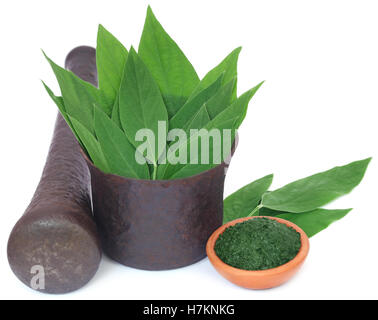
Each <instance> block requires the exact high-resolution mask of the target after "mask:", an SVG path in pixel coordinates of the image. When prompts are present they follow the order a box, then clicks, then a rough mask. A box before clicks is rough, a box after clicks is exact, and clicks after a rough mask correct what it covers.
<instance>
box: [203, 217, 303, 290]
mask: <svg viewBox="0 0 378 320" xmlns="http://www.w3.org/2000/svg"><path fill="white" fill-rule="evenodd" d="M259 218H263V216H258V217H247V218H240V219H236V220H233V221H230V222H228V223H226V224H225V225H223V226H221V227H220V228H218V229H217V230H215V231H214V233H213V234H212V235H211V236H210V238H209V240H208V241H207V245H206V253H207V256H208V258H209V260H210V262H211V264H212V265H213V266H214V268H215V269H216V270H217V271H218V272H219V273H220V274H221V275H222V276H223V277H225V278H226V279H227V280H229V281H231V282H232V283H234V284H236V285H238V286H241V287H244V288H248V289H268V288H273V287H277V286H279V285H281V284H283V283H285V282H286V281H288V280H289V279H290V278H291V277H292V276H293V275H294V274H295V273H296V272H297V271H298V270H299V268H300V267H301V266H302V264H303V262H304V260H305V259H306V257H307V254H308V250H309V240H308V237H307V235H306V233H305V232H304V231H303V230H302V229H301V228H299V227H298V226H297V225H295V224H294V223H292V222H290V221H287V220H284V219H280V218H276V217H265V216H264V218H268V219H272V220H276V221H278V222H280V223H284V224H286V225H287V226H289V227H292V228H294V229H295V230H296V231H297V232H298V233H299V234H300V236H301V248H300V249H299V252H298V254H297V255H296V256H295V258H294V259H292V260H290V261H289V262H287V263H285V264H283V265H281V266H279V267H276V268H272V269H267V270H257V271H250V270H242V269H237V268H234V267H231V266H230V265H228V264H226V263H224V262H223V261H222V260H221V259H219V258H218V256H217V255H216V253H215V251H214V246H215V242H216V241H217V239H218V237H219V235H220V234H221V233H223V231H224V230H225V229H226V228H228V227H230V226H233V225H235V224H237V223H240V222H243V221H246V220H249V219H259Z"/></svg>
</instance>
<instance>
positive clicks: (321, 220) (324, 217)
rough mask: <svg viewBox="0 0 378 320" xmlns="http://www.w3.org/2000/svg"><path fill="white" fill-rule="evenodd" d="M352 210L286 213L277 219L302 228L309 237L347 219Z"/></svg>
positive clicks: (316, 210)
mask: <svg viewBox="0 0 378 320" xmlns="http://www.w3.org/2000/svg"><path fill="white" fill-rule="evenodd" d="M351 210H352V209H343V210H341V209H339V210H327V209H315V210H313V211H309V212H303V213H285V214H279V215H277V218H281V219H285V220H289V221H291V222H293V223H294V224H296V225H297V226H298V227H300V228H301V229H302V230H303V231H304V232H305V233H306V234H307V236H308V237H312V236H313V235H315V234H317V233H318V232H320V231H322V230H324V229H325V228H327V227H328V226H329V225H330V224H331V223H333V222H335V221H337V220H340V219H341V218H343V217H345V216H346V215H347V214H348V213H349V212H350V211H351Z"/></svg>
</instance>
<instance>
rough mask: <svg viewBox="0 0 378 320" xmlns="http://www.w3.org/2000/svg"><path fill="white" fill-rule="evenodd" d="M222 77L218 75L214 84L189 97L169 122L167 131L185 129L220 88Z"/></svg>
mask: <svg viewBox="0 0 378 320" xmlns="http://www.w3.org/2000/svg"><path fill="white" fill-rule="evenodd" d="M222 78H223V75H220V76H219V77H218V78H217V79H216V80H215V81H214V83H212V84H211V85H210V86H208V87H207V88H205V89H204V90H202V91H200V92H199V93H198V94H196V95H194V96H191V97H190V98H189V99H188V101H187V102H186V103H185V104H184V105H183V107H182V108H181V109H180V110H179V111H178V112H177V113H176V114H175V115H174V116H173V117H172V118H171V119H170V120H169V129H175V128H185V127H187V126H188V123H190V122H191V121H192V120H193V117H195V115H196V114H197V113H198V111H199V110H200V108H201V107H202V106H203V105H204V103H205V102H206V101H208V100H209V99H210V98H211V97H212V96H214V95H215V94H216V93H217V91H218V90H219V89H220V88H221V85H222Z"/></svg>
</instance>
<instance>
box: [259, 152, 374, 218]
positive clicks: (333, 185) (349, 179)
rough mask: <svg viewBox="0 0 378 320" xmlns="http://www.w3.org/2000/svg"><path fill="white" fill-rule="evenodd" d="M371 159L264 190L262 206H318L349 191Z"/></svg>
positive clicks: (290, 209)
mask: <svg viewBox="0 0 378 320" xmlns="http://www.w3.org/2000/svg"><path fill="white" fill-rule="evenodd" d="M370 160H371V158H368V159H365V160H360V161H355V162H352V163H350V164H348V165H345V166H342V167H335V168H333V169H331V170H328V171H325V172H321V173H317V174H315V175H312V176H310V177H307V178H304V179H300V180H297V181H295V182H292V183H289V184H287V185H286V186H284V187H282V188H280V189H278V190H275V191H272V192H269V193H266V194H265V195H264V196H263V198H262V205H263V206H264V207H267V208H270V209H274V210H280V211H288V212H293V213H298V212H306V211H311V210H314V209H316V208H318V207H321V206H323V205H325V204H327V203H329V202H331V201H332V200H334V199H336V198H338V197H340V196H342V195H345V194H347V193H349V192H350V191H352V189H353V188H354V187H356V186H357V185H358V184H359V183H360V182H361V180H362V178H363V176H364V174H365V171H366V169H367V166H368V164H369V162H370Z"/></svg>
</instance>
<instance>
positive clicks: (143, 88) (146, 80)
mask: <svg viewBox="0 0 378 320" xmlns="http://www.w3.org/2000/svg"><path fill="white" fill-rule="evenodd" d="M119 108H120V119H121V124H122V127H123V130H124V132H125V134H126V136H127V138H128V139H129V141H130V142H131V143H132V144H133V145H134V146H135V147H138V146H139V145H140V144H141V142H139V141H136V140H135V136H136V133H137V132H138V130H140V129H150V130H151V131H152V132H153V134H154V136H155V138H156V139H155V140H158V139H157V137H158V135H159V132H158V121H165V123H166V124H168V115H167V110H166V108H165V105H164V101H163V99H162V97H161V94H160V91H159V88H158V86H157V84H156V82H155V81H154V78H153V77H152V75H151V74H150V73H149V71H148V69H147V68H146V66H145V65H144V63H143V62H142V60H141V59H140V58H139V57H138V55H137V53H136V52H135V50H134V49H133V48H131V50H130V53H129V57H128V59H127V62H126V67H125V74H124V79H123V80H122V84H121V90H120V96H119ZM148 142H149V144H150V145H149V148H150V150H151V152H152V151H153V155H152V159H151V158H150V159H149V160H150V161H151V162H152V163H153V164H154V165H156V164H157V159H158V158H159V148H158V145H157V142H158V141H156V143H155V145H151V141H150V140H148Z"/></svg>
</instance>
